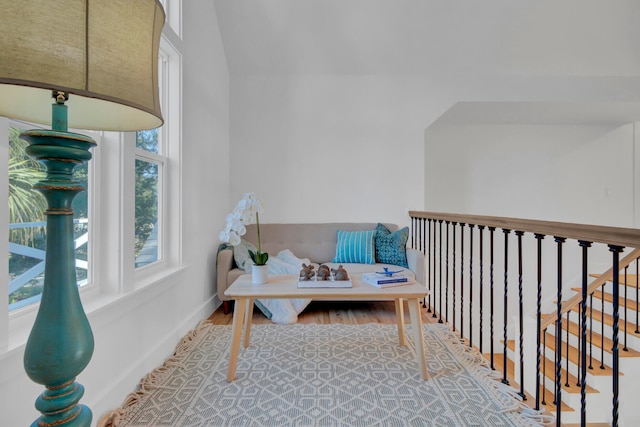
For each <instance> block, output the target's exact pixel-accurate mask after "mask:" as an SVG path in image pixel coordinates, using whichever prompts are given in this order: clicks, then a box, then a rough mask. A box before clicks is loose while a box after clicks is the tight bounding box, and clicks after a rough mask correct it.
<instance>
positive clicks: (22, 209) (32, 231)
mask: <svg viewBox="0 0 640 427" xmlns="http://www.w3.org/2000/svg"><path fill="white" fill-rule="evenodd" d="M27 128H29V129H31V128H34V126H33V125H27V124H26V123H21V122H17V121H12V122H11V123H10V126H9V135H8V145H9V160H8V166H7V168H8V175H9V180H8V181H9V200H8V206H9V209H8V215H9V218H8V219H9V234H8V240H9V242H8V243H9V245H8V246H9V259H8V264H9V290H8V303H9V311H12V310H16V309H18V308H21V307H25V306H27V305H30V304H33V303H36V302H38V301H40V296H41V294H42V287H43V284H44V260H45V253H46V252H45V249H46V227H45V226H46V218H45V215H44V212H45V210H46V208H47V204H46V201H45V199H44V197H43V196H42V194H40V193H39V192H38V191H36V190H33V189H32V188H31V187H32V186H33V185H34V184H35V183H36V182H38V181H39V180H41V179H42V178H44V177H45V173H46V170H45V167H44V166H43V165H41V164H40V163H39V162H37V161H35V160H33V159H31V158H30V157H29V156H28V155H27V154H26V153H25V148H26V147H27V146H28V144H27V142H26V141H24V140H22V139H20V138H19V134H20V132H22V131H23V130H25V129H27ZM89 171H90V169H89V164H88V163H84V164H82V165H79V166H77V167H76V169H75V170H74V179H75V180H76V181H78V182H79V183H80V184H81V185H82V186H84V187H85V188H86V189H87V190H86V191H84V192H81V193H79V194H78V195H76V197H75V198H74V200H73V203H72V208H73V210H74V216H73V218H74V239H75V247H76V276H77V281H78V285H79V286H83V285H86V284H87V283H88V282H89V277H90V276H89V265H90V263H89V248H90V245H89V222H90V221H89V186H88V182H89Z"/></svg>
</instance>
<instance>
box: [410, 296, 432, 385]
mask: <svg viewBox="0 0 640 427" xmlns="http://www.w3.org/2000/svg"><path fill="white" fill-rule="evenodd" d="M409 313H410V315H411V327H412V328H413V336H414V339H413V341H414V344H415V346H416V358H417V360H418V368H419V369H420V374H421V375H422V379H424V380H428V379H429V373H428V372H427V360H426V357H425V351H424V336H423V335H422V317H420V301H418V298H412V299H410V300H409Z"/></svg>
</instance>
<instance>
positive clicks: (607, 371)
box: [546, 329, 622, 376]
mask: <svg viewBox="0 0 640 427" xmlns="http://www.w3.org/2000/svg"><path fill="white" fill-rule="evenodd" d="M563 332H564V329H563ZM546 336H547V340H546V341H547V347H548V348H549V349H550V350H551V351H555V348H556V340H555V336H554V335H553V334H551V333H550V332H547V333H546ZM561 351H562V357H567V344H566V342H564V341H563V342H562V349H561ZM579 353H580V352H579V351H578V349H577V348H575V347H574V346H572V345H569V361H571V362H572V363H574V364H576V365H578V355H579ZM603 366H604V369H598V370H597V371H596V370H594V371H592V372H590V373H591V374H592V375H598V376H599V375H612V374H613V370H612V369H611V367H610V366H607V365H603ZM620 375H622V373H620Z"/></svg>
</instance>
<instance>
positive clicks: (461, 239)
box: [460, 222, 466, 339]
mask: <svg viewBox="0 0 640 427" xmlns="http://www.w3.org/2000/svg"><path fill="white" fill-rule="evenodd" d="M465 225H466V224H465V223H464V222H461V223H460V338H463V339H464V226H465Z"/></svg>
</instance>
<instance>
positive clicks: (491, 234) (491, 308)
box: [489, 227, 496, 371]
mask: <svg viewBox="0 0 640 427" xmlns="http://www.w3.org/2000/svg"><path fill="white" fill-rule="evenodd" d="M495 231H496V228H495V227H489V338H490V339H489V346H490V352H491V370H492V371H495V370H496V368H495V365H494V363H493V355H494V348H493V345H494V344H493V333H494V322H493V311H494V301H493V295H494V287H493V285H494V280H493V255H494V251H493V238H494V232H495Z"/></svg>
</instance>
